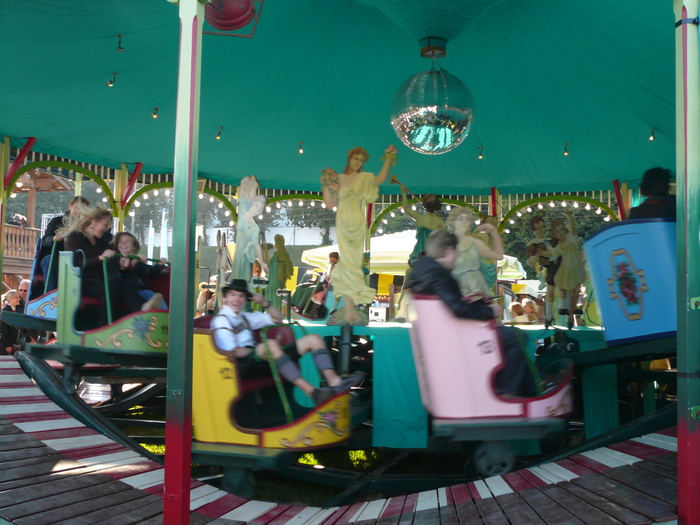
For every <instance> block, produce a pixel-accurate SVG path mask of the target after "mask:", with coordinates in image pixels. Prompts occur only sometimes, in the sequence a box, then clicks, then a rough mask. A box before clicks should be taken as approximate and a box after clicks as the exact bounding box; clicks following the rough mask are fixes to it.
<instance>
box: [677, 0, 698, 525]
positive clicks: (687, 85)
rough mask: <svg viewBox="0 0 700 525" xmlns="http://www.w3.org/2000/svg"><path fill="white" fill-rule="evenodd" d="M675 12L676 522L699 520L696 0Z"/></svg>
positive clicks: (684, 0) (682, 0) (681, 2)
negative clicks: (676, 194)
mask: <svg viewBox="0 0 700 525" xmlns="http://www.w3.org/2000/svg"><path fill="white" fill-rule="evenodd" d="M673 7H674V13H675V17H676V21H677V22H676V29H677V31H676V140H677V142H678V144H677V147H676V151H677V158H676V173H677V175H678V176H677V180H676V182H677V184H678V197H677V201H676V202H677V217H678V220H677V222H676V236H677V243H676V246H677V247H676V256H677V257H676V259H677V264H678V271H677V280H678V283H677V286H676V292H677V303H676V306H677V318H678V332H677V340H678V359H677V361H678V366H677V368H678V374H677V375H678V523H679V524H681V525H700V502H699V501H698V494H700V376H698V370H700V352H698V348H700V307H698V305H697V303H698V302H700V299H699V298H700V272H698V264H700V242H698V229H699V228H700V209H699V208H698V202H699V200H700V152H699V151H698V147H697V145H698V142H699V141H700V68H699V67H698V65H699V64H698V63H699V61H700V57H699V56H698V55H699V53H698V51H699V49H698V44H699V42H698V18H697V17H698V11H699V9H698V0H674V2H673Z"/></svg>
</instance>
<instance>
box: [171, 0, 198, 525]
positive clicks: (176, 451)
mask: <svg viewBox="0 0 700 525" xmlns="http://www.w3.org/2000/svg"><path fill="white" fill-rule="evenodd" d="M179 14H180V54H179V65H178V84H177V112H176V115H177V116H176V120H175V170H174V176H173V179H174V191H173V193H174V199H175V206H174V207H175V209H176V210H177V213H176V214H175V221H174V224H173V246H176V247H177V249H178V250H180V253H181V254H182V256H181V257H178V258H175V259H174V260H173V264H172V267H171V273H170V326H169V340H168V341H169V346H168V383H167V402H166V412H165V487H164V488H165V493H164V505H163V506H164V508H163V523H164V524H166V525H185V524H189V523H190V480H191V474H190V471H191V465H190V464H191V460H192V352H193V322H192V320H193V319H194V312H195V304H196V302H197V296H196V284H195V281H194V248H195V242H196V238H197V237H196V229H195V228H196V221H195V218H196V210H197V171H198V167H197V166H198V158H199V157H198V152H199V99H200V90H199V88H200V67H201V47H202V23H203V21H204V3H202V2H200V1H199V0H180V5H179Z"/></svg>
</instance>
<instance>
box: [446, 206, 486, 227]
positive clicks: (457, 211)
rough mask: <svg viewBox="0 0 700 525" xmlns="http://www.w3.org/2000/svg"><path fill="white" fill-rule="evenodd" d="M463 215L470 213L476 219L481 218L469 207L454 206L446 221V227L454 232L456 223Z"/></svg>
mask: <svg viewBox="0 0 700 525" xmlns="http://www.w3.org/2000/svg"><path fill="white" fill-rule="evenodd" d="M461 215H469V216H470V217H471V218H472V220H474V221H476V220H477V219H478V218H479V216H478V215H477V213H476V212H475V211H474V210H472V209H471V208H469V207H466V206H465V207H460V208H452V209H451V210H450V213H449V214H448V215H447V220H446V221H445V229H446V230H447V231H448V232H450V233H454V231H455V229H454V224H455V222H457V219H458V218H459V217H460V216H461Z"/></svg>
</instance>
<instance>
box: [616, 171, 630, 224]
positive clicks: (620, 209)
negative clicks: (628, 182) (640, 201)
mask: <svg viewBox="0 0 700 525" xmlns="http://www.w3.org/2000/svg"><path fill="white" fill-rule="evenodd" d="M613 188H615V198H616V199H617V215H618V216H619V217H620V220H621V221H624V220H627V212H626V211H625V203H624V202H622V192H621V191H620V181H619V180H617V179H615V180H614V181H613Z"/></svg>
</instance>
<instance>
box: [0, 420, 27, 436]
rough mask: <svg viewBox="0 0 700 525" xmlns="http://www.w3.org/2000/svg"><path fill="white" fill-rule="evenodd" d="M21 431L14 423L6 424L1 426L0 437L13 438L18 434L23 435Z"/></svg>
mask: <svg viewBox="0 0 700 525" xmlns="http://www.w3.org/2000/svg"><path fill="white" fill-rule="evenodd" d="M23 433H24V432H22V431H21V430H20V429H18V428H17V427H16V426H14V425H13V424H12V423H8V422H5V423H3V424H2V425H0V436H13V435H16V434H23Z"/></svg>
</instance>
